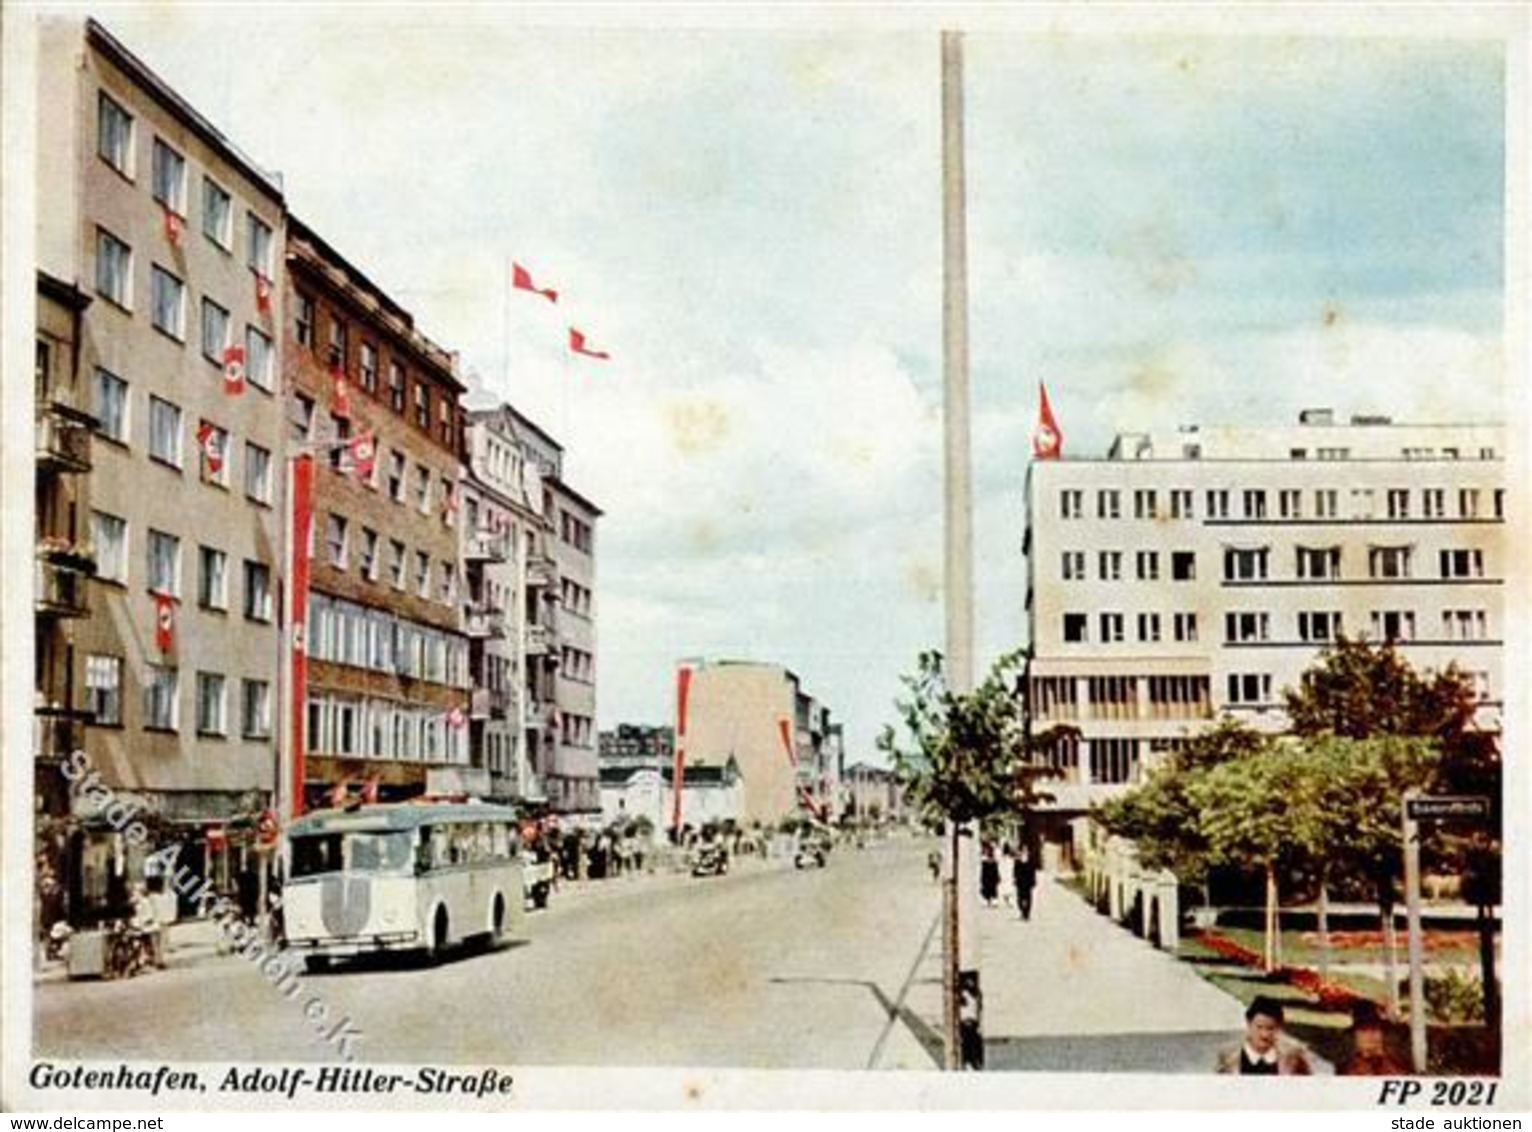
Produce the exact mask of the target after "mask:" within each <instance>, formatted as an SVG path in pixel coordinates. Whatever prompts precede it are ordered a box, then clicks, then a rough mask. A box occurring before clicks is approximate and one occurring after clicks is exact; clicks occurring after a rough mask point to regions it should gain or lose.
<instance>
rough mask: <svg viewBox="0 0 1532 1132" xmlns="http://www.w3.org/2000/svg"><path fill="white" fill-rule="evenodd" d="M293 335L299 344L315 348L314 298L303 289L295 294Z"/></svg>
mask: <svg viewBox="0 0 1532 1132" xmlns="http://www.w3.org/2000/svg"><path fill="white" fill-rule="evenodd" d="M293 337H294V338H296V339H297V340H298V345H300V346H307V347H308V348H309V349H310V350H312V349H313V348H314V300H313V299H311V298H309V297H308V296H307V295H305V294H304V293H303V292H302V291H299V292H297V293H296V294H295V295H294V296H293Z"/></svg>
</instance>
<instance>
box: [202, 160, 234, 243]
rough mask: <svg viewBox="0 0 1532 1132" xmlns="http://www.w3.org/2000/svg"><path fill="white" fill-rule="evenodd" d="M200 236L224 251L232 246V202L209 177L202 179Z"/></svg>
mask: <svg viewBox="0 0 1532 1132" xmlns="http://www.w3.org/2000/svg"><path fill="white" fill-rule="evenodd" d="M202 234H203V235H204V236H206V237H207V238H208V239H209V240H212V241H213V243H215V244H217V245H218V246H219V247H220V248H222V249H223V250H224V251H228V250H229V249H230V248H232V247H233V246H234V201H233V199H232V198H231V197H230V196H229V194H228V192H227V191H225V190H224V188H223V186H222V185H220V184H218V182H217V181H214V180H213V179H212V178H211V177H203V178H202Z"/></svg>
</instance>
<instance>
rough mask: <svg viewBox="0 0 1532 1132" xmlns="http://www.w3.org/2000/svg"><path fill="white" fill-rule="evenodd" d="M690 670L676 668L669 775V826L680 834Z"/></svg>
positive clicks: (690, 685) (690, 688) (690, 687)
mask: <svg viewBox="0 0 1532 1132" xmlns="http://www.w3.org/2000/svg"><path fill="white" fill-rule="evenodd" d="M691 690H692V670H691V669H690V668H689V667H686V666H682V667H681V668H678V669H676V762H675V766H674V767H672V768H671V772H670V773H671V777H670V792H671V801H670V826H671V828H672V829H674V830H675V831H676V836H677V837H678V838H679V837H680V834H681V790H682V788H683V785H684V783H685V776H686V705H687V701H688V700H689V699H690V698H691Z"/></svg>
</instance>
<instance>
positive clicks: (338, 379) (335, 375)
mask: <svg viewBox="0 0 1532 1132" xmlns="http://www.w3.org/2000/svg"><path fill="white" fill-rule="evenodd" d="M330 380H331V382H332V383H333V384H334V387H335V396H334V398H333V399H332V400H331V402H330V412H332V413H334V414H335V415H336V416H337V417H349V416H350V415H351V390H350V387H349V386H348V385H347V384H346V371H345V370H344V369H342V368H341V365H340V362H338V361H337V362H331V363H330Z"/></svg>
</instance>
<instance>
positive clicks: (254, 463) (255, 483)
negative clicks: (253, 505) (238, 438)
mask: <svg viewBox="0 0 1532 1132" xmlns="http://www.w3.org/2000/svg"><path fill="white" fill-rule="evenodd" d="M245 495H247V496H248V497H249V498H251V499H253V500H255V501H256V502H257V503H266V504H269V503H270V502H271V453H270V452H269V451H268V450H267V449H265V448H262V447H261V446H260V445H259V444H255V443H253V442H251V441H246V442H245Z"/></svg>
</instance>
